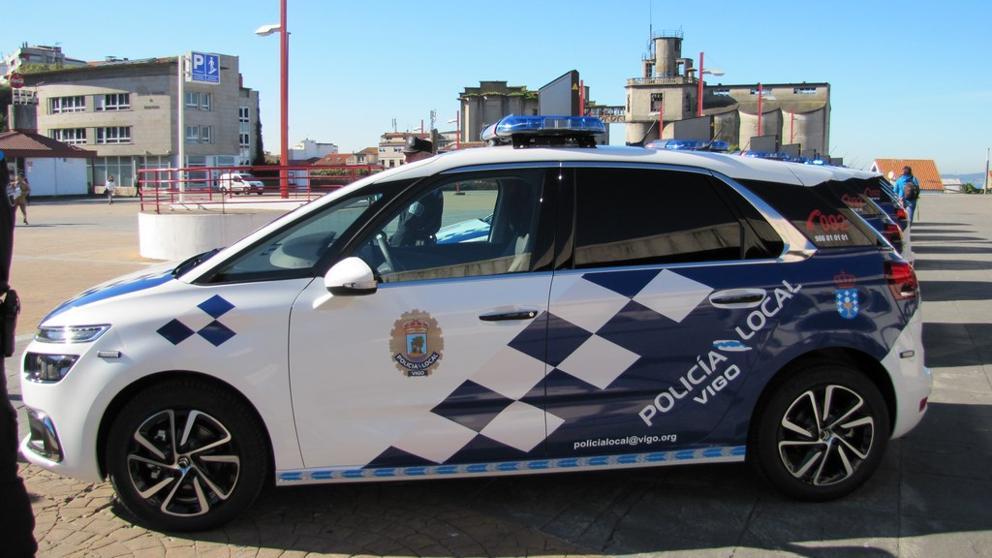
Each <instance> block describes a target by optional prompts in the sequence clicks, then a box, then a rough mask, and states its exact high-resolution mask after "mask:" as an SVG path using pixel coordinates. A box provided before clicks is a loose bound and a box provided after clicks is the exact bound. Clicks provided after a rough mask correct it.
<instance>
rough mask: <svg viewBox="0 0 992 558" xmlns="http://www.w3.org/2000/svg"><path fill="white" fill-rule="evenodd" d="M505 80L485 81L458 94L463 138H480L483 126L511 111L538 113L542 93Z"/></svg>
mask: <svg viewBox="0 0 992 558" xmlns="http://www.w3.org/2000/svg"><path fill="white" fill-rule="evenodd" d="M506 83H507V82H505V81H481V82H479V87H466V88H465V90H464V91H462V93H461V94H459V95H458V101H459V103H460V104H461V112H460V115H461V122H460V123H459V127H460V132H461V141H463V142H465V141H478V140H479V136H480V134H481V133H482V130H483V129H485V127H486V126H488V125H490V124H492V123H494V122H496V121H497V120H499V119H500V118H503V117H504V116H507V115H509V114H517V115H521V114H537V113H538V106H539V105H538V94H537V91H531V90H529V89H527V87H525V86H514V85H507V84H506Z"/></svg>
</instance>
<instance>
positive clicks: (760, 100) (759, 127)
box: [758, 83, 763, 136]
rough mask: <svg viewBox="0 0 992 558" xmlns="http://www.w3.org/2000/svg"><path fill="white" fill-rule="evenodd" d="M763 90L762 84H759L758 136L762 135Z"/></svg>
mask: <svg viewBox="0 0 992 558" xmlns="http://www.w3.org/2000/svg"><path fill="white" fill-rule="evenodd" d="M762 97H763V89H762V88H761V84H760V83H759V84H758V135H759V136H760V135H761V105H762Z"/></svg>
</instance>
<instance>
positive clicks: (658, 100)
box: [651, 93, 665, 112]
mask: <svg viewBox="0 0 992 558" xmlns="http://www.w3.org/2000/svg"><path fill="white" fill-rule="evenodd" d="M664 101H665V94H664V93H652V94H651V112H658V111H660V110H661V105H662V103H664Z"/></svg>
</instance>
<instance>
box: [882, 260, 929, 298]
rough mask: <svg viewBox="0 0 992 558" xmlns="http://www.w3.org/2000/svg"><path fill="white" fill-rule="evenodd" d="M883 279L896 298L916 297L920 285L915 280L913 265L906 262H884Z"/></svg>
mask: <svg viewBox="0 0 992 558" xmlns="http://www.w3.org/2000/svg"><path fill="white" fill-rule="evenodd" d="M885 280H886V281H888V283H889V289H891V290H892V296H894V297H896V300H910V299H914V298H916V294H917V293H918V292H919V288H920V285H919V283H918V282H917V281H916V272H915V271H913V266H912V265H910V264H908V263H906V262H885Z"/></svg>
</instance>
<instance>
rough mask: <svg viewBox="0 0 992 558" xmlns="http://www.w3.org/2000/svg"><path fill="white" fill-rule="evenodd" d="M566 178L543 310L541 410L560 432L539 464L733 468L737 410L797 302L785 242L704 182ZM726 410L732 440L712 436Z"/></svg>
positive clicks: (590, 172) (726, 192) (627, 172)
mask: <svg viewBox="0 0 992 558" xmlns="http://www.w3.org/2000/svg"><path fill="white" fill-rule="evenodd" d="M573 173H574V174H573V176H574V186H572V187H571V188H570V195H569V196H563V197H565V198H570V200H571V201H572V202H573V203H574V219H569V220H568V221H569V222H568V226H569V227H572V228H571V230H570V231H568V232H565V231H560V232H559V238H567V239H574V241H572V242H569V243H566V245H564V246H561V247H560V249H561V253H562V255H563V258H564V260H563V261H559V262H558V269H556V272H555V278H554V282H553V284H552V289H551V301H550V308H549V316H550V317H549V324H548V350H547V361H548V365H549V367H551V371H550V372H549V374H548V377H547V380H546V383H545V385H546V398H545V406H546V408H547V410H548V416H549V417H552V416H554V417H559V418H560V419H561V420H563V421H564V423H563V424H562V425H561V426H560V427H559V428H558V429H557V430H556V431H555V432H553V433H550V434H549V438H548V451H549V456H550V457H563V456H590V455H610V454H624V453H643V452H655V453H653V454H651V455H654V456H655V458H656V459H664V458H665V457H664V454H663V453H662V454H659V453H657V452H659V451H660V452H665V451H667V450H673V449H684V448H699V447H704V446H722V447H721V448H718V449H711V450H710V451H711V452H712V451H715V452H716V454H714V455H716V456H717V457H719V456H720V455H726V456H730V455H737V454H734V453H733V452H740V451H743V448H741V447H739V446H740V444H743V442H744V440H745V432H743V431H741V430H740V428H739V424H740V422H741V420H743V422H744V423H745V424H746V420H747V417H746V414H747V413H749V412H750V409H749V408H748V409H744V408H743V407H736V408H735V407H734V402H735V401H736V400H737V399H738V393H739V390H740V388H741V386H742V385H743V384H744V383H745V378H746V377H747V376H748V374H749V372H750V370H751V369H752V368H753V367H755V366H756V365H757V362H758V361H759V358H760V354H761V351H762V349H763V347H764V345H765V341H766V339H767V338H768V336H769V333H770V332H771V331H773V330H774V329H775V327H776V324H777V321H778V315H779V313H780V312H781V310H782V308H783V307H785V306H787V305H789V303H790V301H791V299H792V298H793V297H794V296H795V292H794V290H792V289H790V285H792V286H794V285H797V283H796V282H795V280H794V279H791V278H790V277H789V276H788V273H787V272H786V271H785V270H783V269H782V268H781V267H782V266H780V265H777V262H778V256H779V255H780V254H781V253H782V251H783V242H782V240H781V239H780V238H779V237H778V236H776V234H775V232H774V230H773V229H772V227H771V226H770V225H769V223H768V222H767V221H765V220H764V219H763V217H762V216H761V215H759V213H758V211H756V210H755V208H754V207H753V206H751V205H750V204H749V203H748V202H747V201H746V200H745V199H744V198H742V196H741V195H740V194H738V193H737V192H736V191H734V190H733V189H732V188H731V187H729V186H728V185H727V184H725V183H723V182H720V181H717V180H715V179H714V178H713V177H711V176H710V175H709V174H708V173H704V172H692V171H688V170H663V169H655V168H621V167H597V168H585V167H579V168H575V169H574V171H573ZM783 280H785V281H783ZM731 411H732V412H736V413H738V414H740V415H741V417H740V418H739V419H740V420H737V421H734V422H735V424H737V425H738V428H731V429H728V430H725V431H722V432H720V433H714V432H713V431H714V428H715V427H716V425H717V424H718V423H719V422H720V421H721V418H723V417H724V416H725V415H726V414H728V412H731ZM659 456H661V457H659ZM707 456H709V454H707Z"/></svg>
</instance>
